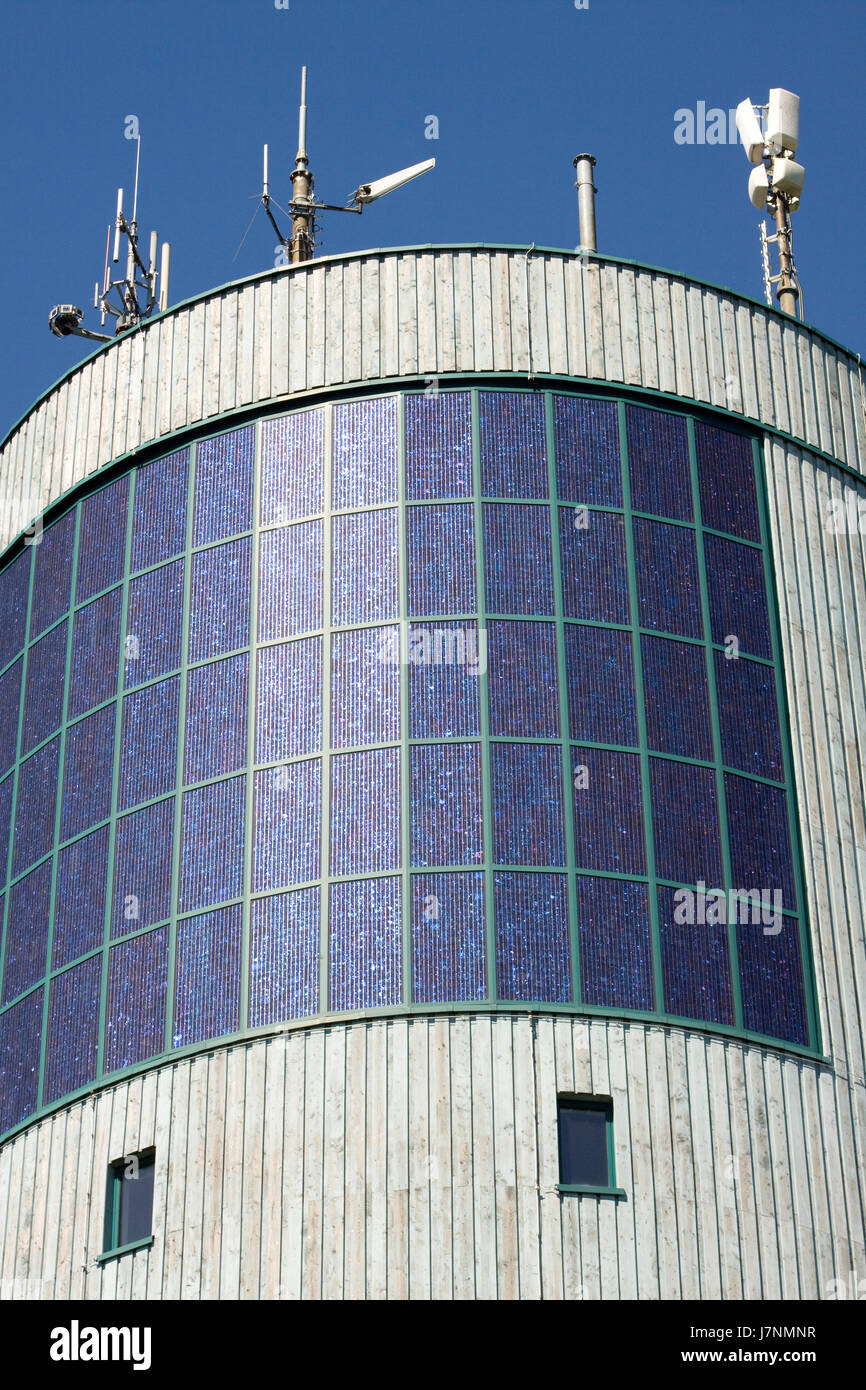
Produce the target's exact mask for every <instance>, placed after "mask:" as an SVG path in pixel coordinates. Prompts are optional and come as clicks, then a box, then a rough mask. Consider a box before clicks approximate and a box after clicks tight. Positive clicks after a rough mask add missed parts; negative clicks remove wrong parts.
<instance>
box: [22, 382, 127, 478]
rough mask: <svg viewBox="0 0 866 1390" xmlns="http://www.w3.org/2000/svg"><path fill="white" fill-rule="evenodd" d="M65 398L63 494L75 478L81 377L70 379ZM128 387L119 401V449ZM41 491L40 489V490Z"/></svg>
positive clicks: (122, 437) (62, 464) (125, 419)
mask: <svg viewBox="0 0 866 1390" xmlns="http://www.w3.org/2000/svg"><path fill="white" fill-rule="evenodd" d="M127 382H129V372H127ZM68 387H69V389H68V391H67V396H66V411H65V417H66V418H65V422H64V430H63V452H62V461H61V471H60V485H61V487H62V488H63V491H64V492H67V491H68V490H69V488H71V487H72V485H73V481H74V478H75V452H76V449H75V440H76V432H77V429H78V397H79V394H80V391H81V377H80V376H74V377H71V378H70V380H69V383H68ZM129 389H130V388H129V386H128V387H127V393H126V399H124V400H122V401H121V414H122V417H123V431H122V435H121V440H120V447H121V449H125V447H126V421H127V415H128V409H129V402H128V398H129ZM40 491H41V489H40Z"/></svg>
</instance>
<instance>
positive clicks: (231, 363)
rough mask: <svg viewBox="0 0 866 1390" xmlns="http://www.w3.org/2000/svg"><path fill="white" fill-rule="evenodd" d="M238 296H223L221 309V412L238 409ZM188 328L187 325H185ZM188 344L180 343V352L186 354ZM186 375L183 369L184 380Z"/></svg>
mask: <svg viewBox="0 0 866 1390" xmlns="http://www.w3.org/2000/svg"><path fill="white" fill-rule="evenodd" d="M238 299H239V295H238V294H224V295H222V296H221V308H220V394H219V402H220V404H219V408H220V412H221V413H222V412H224V411H226V410H234V409H235V408H236V407H237V404H238V399H239V392H238V348H239V346H240V335H239V327H238ZM185 326H186V325H185ZM185 348H186V344H185V343H184V342H179V343H178V351H179V352H180V354H181V361H183V354H184V352H185ZM185 375H186V369H185V368H183V373H182V378H181V379H183V376H185Z"/></svg>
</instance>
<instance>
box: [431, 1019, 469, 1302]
mask: <svg viewBox="0 0 866 1390" xmlns="http://www.w3.org/2000/svg"><path fill="white" fill-rule="evenodd" d="M452 1031H453V1025H452V1023H451V1020H450V1019H447V1018H435V1019H432V1020H431V1022H430V1031H429V1033H428V1052H427V1057H428V1066H429V1076H430V1083H429V1120H430V1137H429V1150H430V1186H429V1192H430V1234H429V1240H430V1294H431V1297H432V1298H435V1299H447V1300H450V1299H452V1298H453V1297H454V1255H455V1245H456V1242H457V1240H458V1239H460V1237H461V1234H462V1233H461V1232H460V1231H459V1230H458V1229H457V1228H456V1227H455V1224H454V1218H453V1213H452V1203H453V1190H454V1147H453V1136H452V1132H451V1077H452V1076H453V1075H454V1068H453V1062H452V1059H451V1036H452Z"/></svg>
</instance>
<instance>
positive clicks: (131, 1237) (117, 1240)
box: [101, 1148, 156, 1259]
mask: <svg viewBox="0 0 866 1390" xmlns="http://www.w3.org/2000/svg"><path fill="white" fill-rule="evenodd" d="M155 1174H156V1150H155V1149H153V1148H150V1149H142V1150H141V1152H140V1153H135V1154H127V1155H125V1157H123V1158H118V1159H116V1160H114V1161H113V1162H112V1163H110V1164H109V1167H108V1175H107V1179H106V1187H105V1225H104V1231H103V1241H102V1255H101V1258H102V1259H108V1258H109V1257H112V1256H115V1255H120V1254H125V1253H127V1252H128V1251H132V1250H140V1249H143V1248H144V1247H146V1246H148V1245H150V1244H152V1242H153V1189H154V1178H155Z"/></svg>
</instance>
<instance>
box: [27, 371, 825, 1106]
mask: <svg viewBox="0 0 866 1390" xmlns="http://www.w3.org/2000/svg"><path fill="white" fill-rule="evenodd" d="M756 457H757V455H756V449H755V443H754V441H753V439H752V437H751V436H750V435H749V434H748V433H747V432H745V431H744V430H743V429H742V428H741V427H740V426H738V425H735V424H734V423H733V422H727V421H724V422H722V423H706V422H705V421H704V420H702V419H699V418H696V417H693V416H691V415H689V414H688V413H687V412H684V411H673V410H659V409H656V408H655V407H651V406H648V405H643V404H633V403H629V402H626V401H614V400H611V399H597V398H591V397H587V396H579V395H575V394H568V392H567V391H565V390H557V391H544V390H535V389H522V388H512V387H510V386H509V387H506V386H505V385H504V384H501V385H499V386H497V385H496V384H495V383H489V382H487V383H484V384H483V385H480V386H479V387H477V388H474V387H473V388H471V389H470V388H461V389H453V390H440V391H439V392H438V393H422V392H416V391H406V392H403V393H399V392H392V393H385V394H381V393H380V394H379V395H378V396H373V397H356V398H352V399H347V400H343V401H339V402H336V403H333V404H328V405H323V406H314V407H312V408H311V407H309V406H308V407H306V408H304V409H303V410H298V411H296V412H293V413H290V414H285V415H283V416H280V417H276V416H268V417H265V416H263V417H262V418H261V419H259V420H257V421H255V422H253V423H250V424H245V425H244V426H243V427H241V428H235V429H231V430H225V431H223V432H221V433H218V434H216V435H213V436H211V437H208V438H202V439H201V440H199V441H197V442H195V443H193V444H191V445H188V446H185V447H182V448H174V449H173V450H172V451H171V452H170V453H166V454H165V455H164V456H162V457H159V458H156V459H154V460H153V461H149V462H146V463H144V464H141V465H139V466H137V467H135V468H133V469H131V470H130V471H128V472H127V473H125V474H123V475H121V476H119V477H115V478H113V479H112V480H111V481H110V482H108V483H107V484H106V485H104V486H102V487H100V488H97V489H96V490H95V491H91V492H89V494H88V495H87V496H85V497H83V498H82V499H81V500H80V501H78V502H73V503H72V504H71V505H70V507H69V509H68V510H67V511H66V512H65V513H64V514H63V515H62V516H61V517H60V518H59V519H58V520H56V521H54V522H53V524H52V525H51V526H49V527H48V528H47V529H46V530H45V531H44V533H43V535H42V537H41V540H40V542H39V543H37V544H33V545H31V546H29V547H24V548H22V549H21V550H20V551H19V552H18V553H16V554H15V555H14V557H13V558H12V559H11V561H10V562H9V563H8V564H7V565H6V566H5V568H4V569H3V570H2V572H0V922H2V928H3V935H2V947H0V1132H3V1131H6V1130H8V1129H9V1128H11V1127H12V1126H15V1125H16V1124H18V1123H20V1122H21V1121H22V1120H24V1119H26V1118H27V1117H28V1116H29V1115H32V1114H34V1113H35V1112H37V1111H39V1110H40V1108H41V1107H43V1106H45V1105H49V1104H52V1103H54V1102H55V1101H57V1100H59V1099H61V1098H62V1097H63V1096H65V1095H68V1094H70V1093H72V1092H74V1091H76V1090H78V1089H80V1088H82V1087H84V1086H87V1085H89V1084H92V1083H93V1082H94V1081H97V1080H98V1079H99V1078H100V1077H102V1076H106V1075H110V1074H112V1073H115V1072H117V1071H119V1070H122V1069H123V1068H125V1067H129V1066H133V1065H137V1064H140V1063H146V1062H148V1061H149V1060H152V1059H157V1058H160V1057H165V1056H170V1055H171V1054H172V1052H173V1050H174V1049H176V1048H182V1047H188V1046H195V1045H197V1044H200V1043H202V1042H205V1041H207V1040H208V1039H211V1038H216V1037H224V1036H229V1035H232V1034H235V1033H237V1032H239V1031H244V1030H247V1029H254V1028H264V1027H270V1026H273V1025H279V1024H281V1023H284V1022H286V1021H290V1020H296V1019H304V1018H310V1017H313V1016H315V1015H317V1014H323V1013H339V1012H341V1011H349V1010H365V1009H380V1008H395V1007H412V1006H418V1007H437V1006H441V1005H448V1004H457V1003H467V1004H481V1005H485V1004H486V1005H493V1004H495V1003H496V1002H498V1001H501V1002H503V1003H509V1002H511V1003H518V1004H523V1005H530V1004H534V1003H538V1004H545V1005H549V1006H552V1007H559V1008H569V1007H571V1008H576V1009H584V1010H599V1011H601V1012H605V1011H609V1012H612V1013H620V1014H621V1013H625V1014H635V1015H637V1016H645V1017H647V1018H665V1017H667V1018H670V1019H675V1020H681V1021H687V1020H694V1021H695V1022H696V1023H700V1024H703V1025H706V1026H710V1027H717V1028H721V1029H730V1030H732V1031H734V1032H737V1033H746V1034H749V1035H755V1036H759V1037H765V1038H768V1039H771V1040H775V1041H777V1042H780V1043H786V1044H790V1045H794V1046H798V1047H802V1048H810V1049H814V1048H815V1047H816V1046H817V1037H816V1034H815V1024H814V1010H813V1006H812V1003H811V999H812V994H811V984H810V974H809V971H810V964H809V949H808V938H807V936H806V928H805V923H804V920H803V912H804V903H803V889H802V878H801V874H800V869H799V860H798V853H799V851H798V845H797V838H796V821H795V816H794V807H793V805H792V789H791V784H790V771H789V767H790V764H789V759H788V755H787V742H786V739H787V734H786V729H785V716H784V706H783V704H782V703H781V700H782V687H783V682H782V677H781V673H780V670H779V667H778V654H777V653H778V648H777V641H776V637H775V616H774V613H773V610H772V598H771V594H772V589H771V583H770V579H769V575H770V569H769V556H768V552H767V537H766V524H765V521H764V513H763V500H762V491H761V483H760V475H759V473H758V471H757V467H756ZM738 894H739V895H743V896H738ZM720 904H721V907H722V910H723V913H724V915H723V916H721V917H720V916H719V911H720ZM762 912H763V914H764V915H763V917H762V915H761V914H762ZM689 913H691V918H692V920H691V921H688V920H683V918H684V917H688V914H689Z"/></svg>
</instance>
